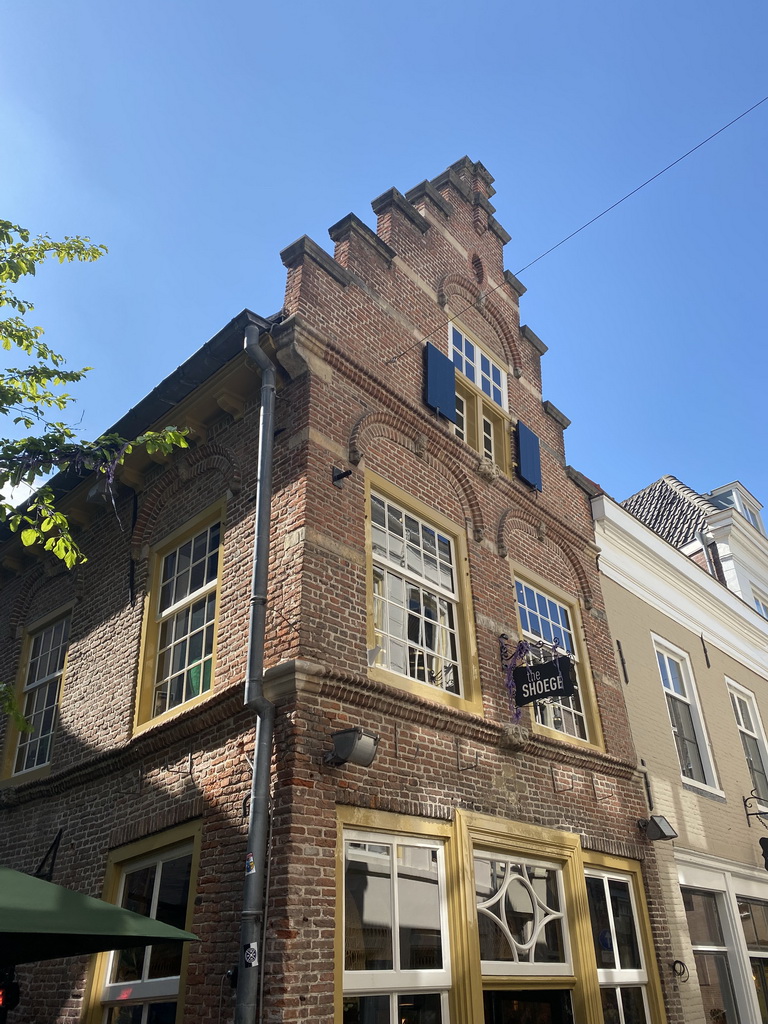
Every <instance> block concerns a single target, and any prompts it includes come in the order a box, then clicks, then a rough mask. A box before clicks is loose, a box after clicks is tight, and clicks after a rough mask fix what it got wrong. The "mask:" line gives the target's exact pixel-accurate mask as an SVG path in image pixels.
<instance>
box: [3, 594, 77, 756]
mask: <svg viewBox="0 0 768 1024" xmlns="http://www.w3.org/2000/svg"><path fill="white" fill-rule="evenodd" d="M71 626H72V615H71V612H70V611H67V612H65V613H64V614H63V615H58V616H57V617H56V618H55V619H53V620H51V621H50V622H47V623H46V624H45V625H43V626H40V627H39V628H37V629H32V630H30V632H29V635H28V647H27V656H26V664H25V668H24V689H23V691H22V702H23V713H24V717H25V718H26V719H27V721H28V722H29V723H30V724H31V725H32V727H33V728H32V731H31V732H24V731H21V730H20V731H19V734H18V737H17V740H16V749H15V751H14V757H13V775H14V776H20V775H25V774H26V773H27V772H34V771H37V770H38V769H40V768H45V767H47V766H48V765H49V764H50V763H51V754H52V750H53V740H54V737H55V735H56V725H57V722H58V717H59V703H60V701H61V687H62V681H63V679H64V670H65V668H66V664H67V651H68V649H69V634H70V629H71ZM59 627H61V630H62V634H61V639H60V642H58V643H57V645H56V651H57V658H56V660H55V663H54V667H53V668H52V670H51V671H47V672H45V673H44V674H43V675H42V676H37V675H35V677H34V678H31V676H32V672H33V663H34V665H35V671H36V670H37V665H38V663H39V660H40V657H41V655H40V654H37V655H36V654H35V648H36V646H37V645H38V642H39V644H40V646H43V645H44V644H45V641H46V638H49V647H48V649H47V651H46V652H45V657H47V658H49V659H50V654H51V646H50V644H51V643H52V642H53V638H54V635H55V633H56V631H57V629H59ZM48 668H50V665H48ZM54 689H55V696H54V700H53V703H48V704H46V705H44V706H43V708H38V706H37V703H38V700H39V699H40V698H41V697H42V698H43V699H45V698H46V692H47V694H50V693H51V692H52V691H53V690H54ZM49 712H50V715H49V719H50V721H49V724H48V726H47V728H46V731H45V732H41V731H40V728H39V727H40V726H41V725H42V724H43V722H44V721H45V718H46V715H47V714H48V713H49ZM42 741H46V743H47V746H46V753H45V755H44V757H43V759H42V760H38V755H39V752H40V744H41V742H42ZM32 744H36V753H35V763H34V764H32V765H29V766H24V767H19V763H20V759H21V758H22V757H23V760H26V756H27V752H28V751H29V750H30V748H31V746H32ZM23 760H22V762H21V763H22V764H23Z"/></svg>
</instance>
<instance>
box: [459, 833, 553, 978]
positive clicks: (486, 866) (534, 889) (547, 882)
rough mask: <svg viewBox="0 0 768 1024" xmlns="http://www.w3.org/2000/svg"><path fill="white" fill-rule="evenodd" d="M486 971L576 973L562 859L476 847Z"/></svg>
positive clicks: (477, 893)
mask: <svg viewBox="0 0 768 1024" xmlns="http://www.w3.org/2000/svg"><path fill="white" fill-rule="evenodd" d="M475 898H476V901H477V926H478V932H479V937H480V961H481V966H482V970H483V973H484V974H492V975H503V974H516V975H519V974H539V975H541V974H546V975H555V974H572V973H573V969H572V967H571V964H570V952H569V948H568V926H567V921H566V920H565V909H564V908H565V899H564V895H563V880H562V871H561V870H560V868H559V866H558V865H557V864H548V863H546V862H539V861H532V860H528V859H524V858H520V857H515V856H505V855H503V854H496V853H484V852H482V851H475Z"/></svg>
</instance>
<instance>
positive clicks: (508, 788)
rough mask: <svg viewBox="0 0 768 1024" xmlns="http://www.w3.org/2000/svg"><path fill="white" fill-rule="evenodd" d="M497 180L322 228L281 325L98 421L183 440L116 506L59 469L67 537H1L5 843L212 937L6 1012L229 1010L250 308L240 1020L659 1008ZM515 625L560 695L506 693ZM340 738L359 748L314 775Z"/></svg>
mask: <svg viewBox="0 0 768 1024" xmlns="http://www.w3.org/2000/svg"><path fill="white" fill-rule="evenodd" d="M492 180H493V179H492V178H491V176H490V175H489V174H488V172H487V171H486V170H485V168H484V167H483V166H482V165H481V164H477V163H473V162H471V161H470V160H468V159H466V158H465V159H463V160H461V161H459V162H458V163H456V164H454V165H453V166H452V167H450V168H449V169H448V170H447V171H445V172H444V173H443V174H441V175H439V176H438V177H437V178H435V179H433V180H432V181H429V182H427V181H425V182H424V183H422V184H421V185H419V186H417V187H416V188H414V189H412V190H411V191H410V192H408V193H407V195H405V196H404V195H402V194H401V193H400V192H398V191H397V190H396V189H391V190H390V191H388V192H386V193H384V194H383V195H381V196H380V197H379V198H378V199H377V200H375V201H374V203H373V208H374V212H375V213H376V215H377V217H378V225H377V231H376V232H373V231H372V230H371V229H370V228H368V227H367V226H366V225H365V224H364V223H363V222H362V221H361V220H359V219H358V218H357V217H356V216H354V215H352V214H351V215H349V216H347V217H345V218H344V219H343V220H341V221H340V222H339V223H338V224H336V225H334V226H333V227H332V228H331V229H330V234H331V238H332V240H333V241H334V243H335V251H334V255H333V256H332V257H331V256H330V255H328V254H327V253H326V252H325V250H323V249H321V248H320V247H319V246H318V245H317V244H316V243H314V242H313V241H312V240H311V239H309V238H306V237H304V238H301V239H299V240H298V241H297V242H295V243H294V244H293V245H291V246H289V247H288V248H287V249H286V250H284V252H283V253H282V258H283V261H284V263H285V265H286V267H287V271H288V279H287V289H286V297H285V307H284V309H283V311H282V313H281V314H280V316H277V317H272V318H269V319H262V318H260V317H257V316H255V315H253V314H250V313H247V312H246V313H243V314H241V315H240V316H239V317H237V318H236V319H235V320H233V321H232V322H231V323H230V324H229V325H228V326H227V327H226V328H225V329H224V330H223V331H222V332H220V334H219V335H217V336H216V337H215V338H214V339H212V341H210V342H209V343H208V344H207V345H205V346H204V347H203V348H202V349H200V350H199V351H198V352H197V353H196V354H195V355H194V356H192V357H191V359H190V360H188V362H187V363H185V364H184V365H183V366H182V367H180V368H179V370H177V371H176V372H175V373H174V374H172V375H171V376H170V377H169V378H168V379H167V380H166V381H164V382H163V383H162V384H160V385H159V386H158V388H157V389H156V390H155V391H154V392H152V394H151V395H149V396H148V397H147V398H146V399H145V400H144V401H143V402H142V403H140V404H139V405H138V406H136V407H135V409H133V410H132V411H131V413H130V414H129V415H128V417H126V419H125V420H124V421H121V423H119V424H118V425H117V429H118V430H120V431H121V432H122V433H124V434H135V433H137V432H139V431H140V430H141V429H143V428H145V427H147V426H149V425H151V424H162V423H166V422H168V421H169V420H170V421H172V422H176V423H177V424H179V425H184V426H188V427H189V429H190V431H191V435H190V436H191V440H192V442H193V443H192V446H191V448H190V450H189V451H188V452H182V453H179V454H178V455H177V456H176V457H175V458H173V459H170V460H166V461H163V462H161V463H159V464H155V463H153V462H152V461H151V460H150V459H148V458H141V457H138V458H136V459H135V460H134V461H133V462H132V463H131V464H130V465H129V466H128V467H127V468H126V470H125V471H124V472H123V473H121V477H120V490H119V493H118V495H117V502H116V506H117V507H116V513H117V514H115V512H114V511H113V510H112V508H111V506H110V505H108V504H105V503H104V502H103V501H101V502H100V499H101V498H102V497H103V495H102V494H101V492H100V489H99V487H98V481H96V482H94V480H93V479H86V480H82V481H74V482H73V481H63V482H62V486H65V487H66V489H67V495H66V497H65V499H64V501H65V503H66V507H67V508H68V510H69V511H70V514H71V515H72V516H73V517H74V518H75V519H76V520H77V521H79V522H81V523H82V528H83V544H84V546H85V548H86V550H87V552H88V554H89V561H88V562H87V563H86V564H85V565H84V566H82V567H81V568H80V569H78V570H77V571H76V572H72V573H67V572H63V571H61V570H60V568H59V567H58V566H51V565H50V564H48V563H47V562H46V561H45V560H44V559H41V560H38V559H36V558H35V556H34V552H32V553H30V552H22V551H21V550H20V549H19V548H18V547H17V546H15V545H14V542H13V541H8V542H6V544H5V546H4V548H3V550H2V554H3V555H4V562H3V565H4V568H5V575H4V578H3V579H4V584H3V600H2V611H1V612H0V615H1V616H2V621H1V622H0V630H1V631H2V632H1V633H0V635H2V636H3V638H4V642H3V648H2V652H3V653H2V673H3V678H15V679H17V680H18V685H19V691H20V694H21V695H22V700H23V701H24V702H25V703H26V707H27V711H28V713H29V714H30V716H31V717H32V719H33V721H34V724H35V726H36V731H35V732H34V733H32V734H31V735H24V734H22V735H18V734H15V733H13V732H12V731H10V732H9V734H8V735H7V736H6V737H5V748H4V749H5V761H4V783H3V788H2V789H1V790H0V821H1V822H2V836H3V839H2V857H3V859H4V860H5V861H6V862H7V863H8V864H10V865H11V866H14V867H19V868H23V869H26V870H33V869H34V867H35V865H36V863H37V861H38V860H39V858H40V857H41V856H42V855H43V853H44V852H45V850H46V849H47V847H48V845H49V843H50V842H51V840H52V838H53V836H54V835H55V834H56V832H57V830H58V829H59V828H60V827H63V828H64V829H65V831H64V836H63V840H62V844H61V847H60V850H59V854H58V858H57V862H56V872H55V881H57V882H59V883H60V884H63V885H68V886H70V887H72V888H77V889H80V890H81V891H83V892H88V893H90V894H92V895H99V894H104V895H105V897H106V898H108V899H112V900H122V901H123V902H124V903H127V904H129V905H131V906H136V907H140V908H142V909H143V910H145V911H146V912H150V913H157V914H158V915H161V914H162V915H164V916H165V917H166V918H167V919H169V920H171V921H172V922H173V923H175V922H177V921H178V922H181V923H184V921H186V924H187V926H188V927H189V928H190V929H191V930H192V931H194V932H195V933H196V934H197V935H198V936H199V940H200V941H199V942H197V943H192V944H190V947H189V948H188V949H187V950H186V951H185V953H184V956H183V957H182V958H181V959H178V958H177V959H174V957H173V954H172V953H169V952H168V951H165V950H161V951H160V952H159V953H158V952H157V951H156V950H153V951H152V956H151V958H150V957H146V958H143V959H142V957H140V956H139V955H138V954H135V955H133V956H130V955H128V954H126V955H125V956H121V957H118V958H116V959H114V960H113V959H111V958H110V957H109V956H108V955H103V956H99V957H95V958H93V959H92V960H91V961H87V962H86V961H85V960H70V961H58V962H52V963H50V964H47V965H41V966H40V967H36V968H35V969H34V971H30V970H25V971H24V972H22V979H23V982H24V988H25V993H24V1003H23V1005H24V1010H23V1012H21V1011H20V1012H19V1015H18V1019H19V1020H20V1021H21V1020H26V1021H31V1020H38V1019H46V1020H65V1019H76V1018H81V1019H83V1020H87V1021H93V1022H97V1021H102V1020H103V1021H107V1022H110V1024H125V1022H131V1024H139V1022H141V1024H144V1022H146V1024H150V1022H154V1024H161V1022H165V1021H171V1020H174V1019H178V1020H182V1019H183V1020H184V1021H190V1022H196V1021H200V1022H201V1024H202V1022H203V1021H208V1020H217V1019H219V1017H220V1019H222V1020H225V1019H230V1018H231V1014H232V1010H231V1007H232V995H231V993H230V991H229V989H228V987H227V986H226V984H225V981H224V974H225V972H226V971H227V969H228V968H230V967H231V966H232V965H233V964H234V963H236V962H237V960H238V956H239V939H238V933H239V927H240V925H239V922H240V907H241V904H242V888H243V864H244V862H245V863H246V865H248V864H249V861H248V859H247V858H246V853H252V852H253V851H250V850H246V840H245V834H246V817H245V815H246V813H247V803H248V794H249V790H250V784H251V768H250V764H249V761H248V757H249V755H250V750H251V747H252V744H253V732H254V718H253V715H252V713H251V711H250V710H249V709H247V708H243V680H244V678H245V675H246V658H247V655H246V650H247V648H249V644H248V636H249V587H250V586H251V577H252V571H253V547H254V541H253V537H254V522H253V520H254V501H255V495H256V493H257V481H256V476H257V465H258V455H259V453H258V447H259V446H258V441H257V438H258V431H257V423H258V418H259V404H260V395H261V394H262V390H263V386H264V379H265V377H266V375H267V372H268V371H267V370H264V371H263V372H261V371H259V369H258V366H255V365H254V362H253V360H252V359H249V358H248V356H247V355H246V354H245V353H244V352H243V338H244V334H245V333H246V332H248V333H249V336H250V337H252V338H256V337H258V339H259V342H258V344H259V349H260V352H261V353H262V354H261V356H260V357H259V359H257V360H256V363H257V364H259V363H261V365H262V366H263V365H266V364H268V365H269V366H273V367H274V370H275V374H276V383H277V402H276V414H275V415H276V422H275V431H274V466H273V488H272V507H271V554H270V560H269V573H268V579H269V602H268V606H267V613H266V624H265V646H264V664H265V667H266V668H265V672H264V674H263V690H264V698H265V700H266V702H267V703H268V704H269V706H270V707H271V706H274V710H275V724H274V757H273V761H272V772H271V790H272V801H271V802H272V813H271V838H270V841H269V858H268V863H269V870H268V878H267V890H266V902H267V927H266V936H265V942H264V945H263V956H261V957H260V960H261V963H262V964H263V970H264V978H263V993H262V995H263V1019H264V1020H265V1021H278V1020H279V1021H285V1022H298V1021H312V1022H328V1024H330V1022H331V1021H336V1022H338V1024H341V1022H342V1021H343V1022H344V1024H379V1022H382V1024H384V1022H387V1024H394V1022H396V1021H402V1022H406V1024H438V1022H442V1024H448V1022H449V1021H451V1022H453V1024H459V1022H464V1024H469V1022H476V1021H481V1020H486V1021H488V1022H494V1024H497V1022H502V1021H518V1020H519V1021H529V1020H537V1021H538V1020H548V1021H553V1022H560V1021H570V1020H572V1019H575V1020H577V1021H579V1022H582V1024H597V1022H599V1021H603V1020H605V1021H610V1022H614V1021H620V1022H621V1024H636V1022H643V1021H647V1022H651V1021H652V1022H654V1024H656V1022H658V1024H661V1022H663V1021H665V1020H669V1021H670V1024H672V1022H679V1021H680V1020H682V1017H681V1014H680V1003H679V994H678V992H677V986H676V982H675V980H674V977H673V975H672V973H671V972H670V970H669V967H668V965H669V963H671V961H672V960H673V959H674V957H673V955H672V954H673V949H672V945H671V941H670V935H669V932H668V928H667V925H666V922H665V912H664V907H663V903H662V901H661V898H660V893H661V889H660V880H659V876H658V872H657V868H656V860H655V850H654V847H653V845H652V844H651V843H650V842H649V841H648V840H647V839H646V838H645V837H644V836H643V834H642V833H641V832H640V831H639V830H638V828H637V821H638V819H641V818H644V817H646V815H647V813H648V809H647V804H646V798H645V790H644V786H643V781H642V778H641V776H640V775H639V773H638V772H637V768H636V757H635V751H634V747H633V743H632V739H631V736H630V732H629V727H628V721H627V715H626V708H625V703H624V692H623V686H622V684H621V682H620V680H619V677H618V673H617V668H616V664H615V661H614V656H613V649H612V643H611V638H610V636H609V633H608V629H607V624H606V616H605V611H604V606H603V598H602V594H601V586H600V579H599V576H598V572H597V565H596V557H595V556H596V548H595V545H594V534H593V526H592V519H591V509H590V502H589V496H588V487H587V483H586V481H585V480H584V478H582V477H581V476H580V475H579V474H578V473H577V472H575V471H574V470H571V469H570V468H568V467H567V466H566V462H565V453H564V445H563V431H564V428H565V427H566V426H567V425H568V421H567V419H566V418H565V417H564V416H563V415H562V413H560V412H559V411H558V410H557V408H555V407H554V406H553V405H552V404H551V403H550V402H548V401H543V400H542V391H541V357H542V355H543V354H544V352H545V351H546V347H545V346H544V344H543V343H542V342H541V341H540V340H539V339H538V338H537V337H536V335H535V334H534V333H533V331H532V330H530V328H528V327H526V326H521V325H520V322H519V299H520V296H521V295H522V294H523V292H524V288H523V286H522V285H521V284H520V283H519V282H518V281H517V280H516V279H515V278H514V276H513V275H511V274H510V273H509V272H508V271H505V270H504V268H503V258H502V250H503V246H504V244H505V242H506V241H507V240H508V235H507V234H506V232H505V231H504V229H503V228H502V227H501V226H500V225H499V223H498V222H497V221H496V220H495V218H494V215H493V214H494V208H493V206H492V205H491V202H490V199H491V197H492V195H493V188H492ZM169 408H171V409H172V412H171V413H168V411H167V410H168V409H169ZM263 453H264V447H263V446H262V455H263ZM95 484H96V485H95ZM256 632H257V634H258V630H257V631H256ZM501 636H506V638H507V644H508V648H509V649H511V648H514V646H515V644H516V643H517V641H518V640H522V639H525V640H528V641H530V642H531V643H532V644H533V645H534V648H533V649H534V652H535V653H536V657H537V658H539V657H541V658H544V660H547V659H548V658H549V657H550V656H551V654H552V653H553V652H552V650H551V646H552V643H553V641H554V639H555V638H558V640H559V648H558V650H557V652H555V653H558V654H561V655H562V654H564V653H565V654H567V655H569V656H570V658H571V660H572V662H573V663H574V665H575V672H576V675H577V689H576V691H575V693H574V694H572V695H570V696H567V695H563V696H560V697H557V698H550V699H549V700H547V701H540V702H538V703H535V704H531V705H527V706H526V707H521V708H518V709H517V710H515V709H514V708H513V706H512V705H511V703H510V699H509V695H508V692H507V688H506V686H505V672H504V669H503V667H502V663H501V658H500V646H499V638H500V637H501ZM251 640H252V641H253V634H251ZM540 642H541V643H542V644H543V645H544V649H543V650H541V649H540V648H539V646H537V645H538V644H539V643H540ZM255 643H256V645H257V646H258V636H257V637H256V641H255ZM257 653H258V652H257ZM258 682H259V683H261V680H258ZM356 727H361V728H363V729H364V730H367V732H368V733H372V734H374V735H375V736H377V737H378V738H379V741H378V748H377V750H376V754H375V758H374V760H373V762H372V763H371V764H370V765H369V766H368V767H362V766H360V765H358V764H353V763H347V764H343V765H334V764H330V763H328V762H327V760H325V759H324V752H327V751H329V750H330V749H331V735H332V734H333V733H335V732H339V731H344V730H347V729H351V728H356ZM261 763H262V762H257V769H258V767H259V764H261ZM257 862H258V857H257ZM246 870H248V868H247V867H246ZM155 957H157V960H158V962H157V963H155ZM657 957H658V960H659V963H660V964H661V967H660V968H658V967H657ZM220 1007H223V1009H222V1010H221V1013H219V1008H220Z"/></svg>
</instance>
